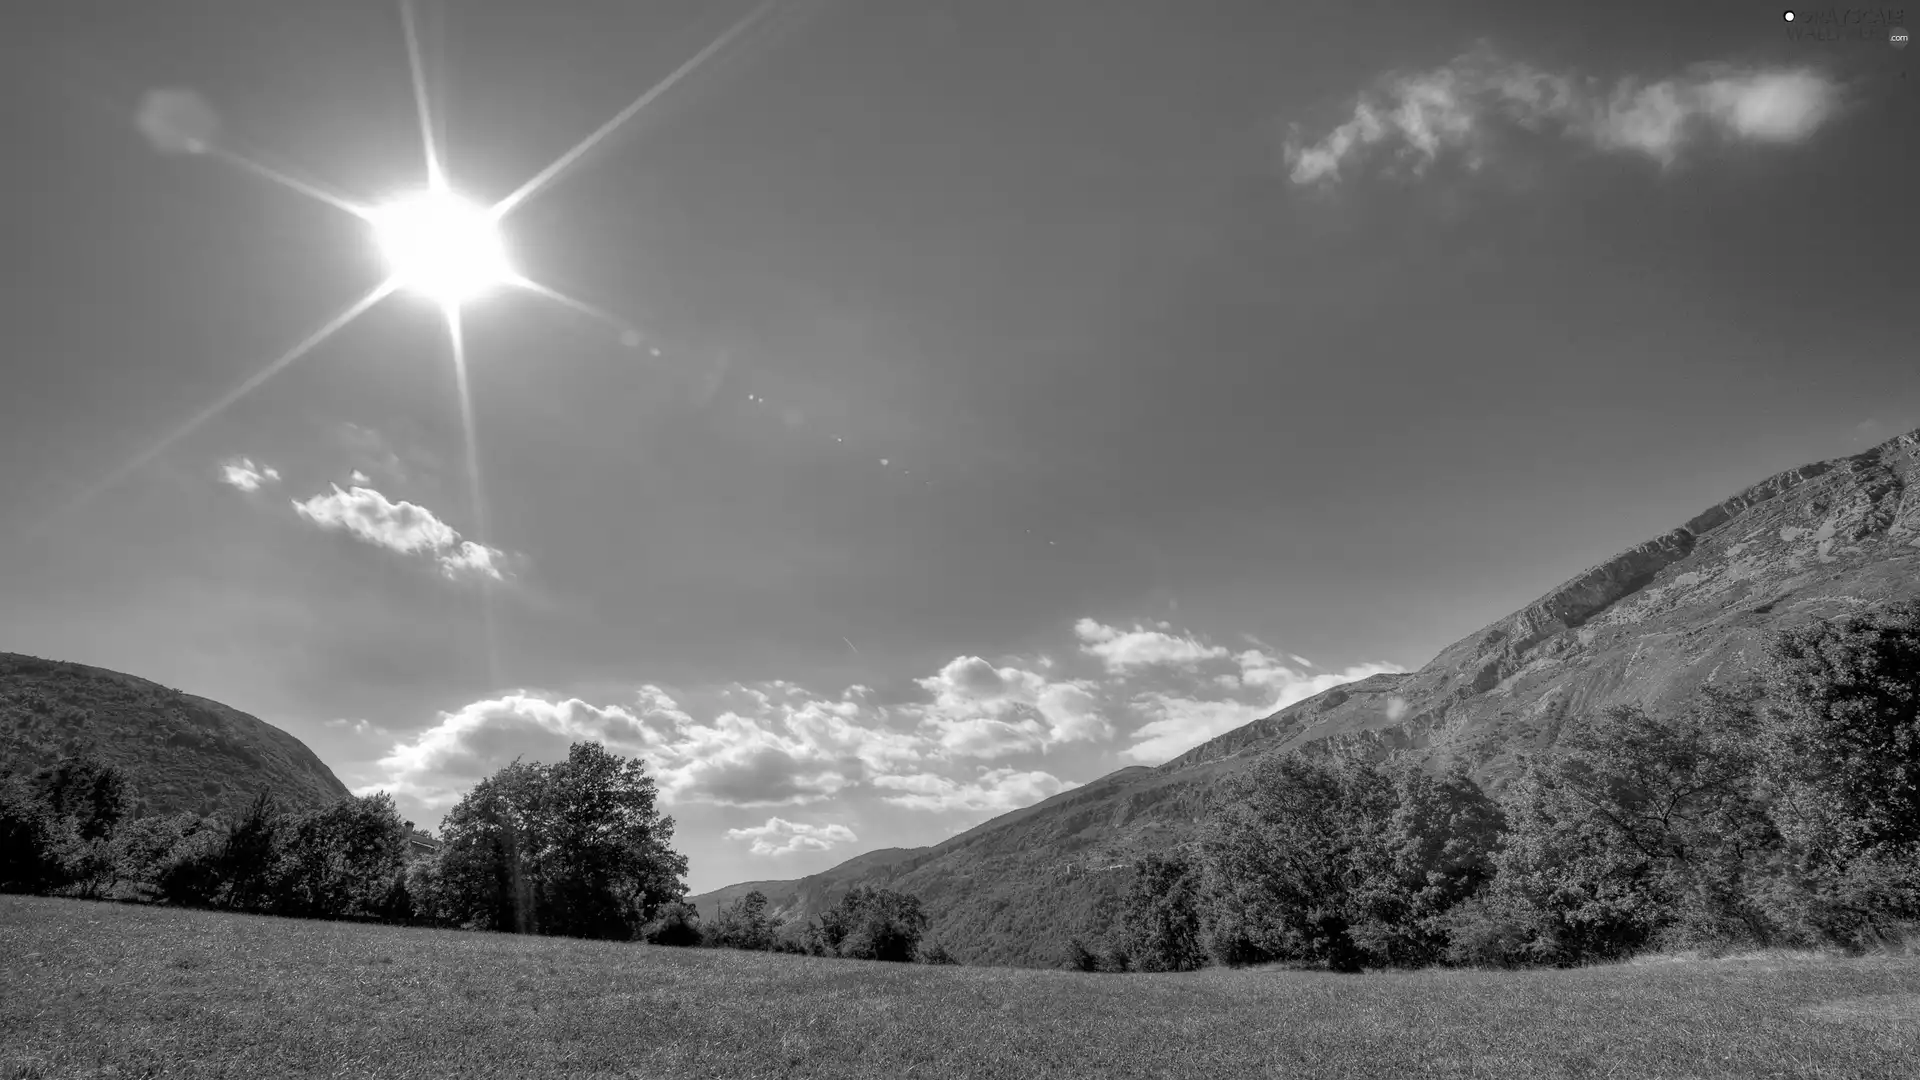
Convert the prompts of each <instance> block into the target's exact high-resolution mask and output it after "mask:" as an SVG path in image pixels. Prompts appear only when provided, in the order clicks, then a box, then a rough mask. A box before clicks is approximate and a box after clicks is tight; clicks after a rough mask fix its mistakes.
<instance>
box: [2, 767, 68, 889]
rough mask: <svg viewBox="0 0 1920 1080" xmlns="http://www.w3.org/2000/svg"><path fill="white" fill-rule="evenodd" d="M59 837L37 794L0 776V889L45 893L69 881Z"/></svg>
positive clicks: (21, 784)
mask: <svg viewBox="0 0 1920 1080" xmlns="http://www.w3.org/2000/svg"><path fill="white" fill-rule="evenodd" d="M58 842H59V836H58V833H57V831H56V830H55V828H54V827H53V822H52V820H51V815H50V814H49V813H48V811H47V807H46V805H45V803H43V802H42V801H41V800H40V799H39V798H38V797H37V794H36V793H35V792H34V791H33V790H32V789H30V788H28V787H27V786H26V785H25V784H23V783H20V782H19V781H17V780H14V779H13V778H10V777H9V778H6V779H0V892H28V893H33V892H46V891H48V890H50V889H54V888H58V887H60V886H62V885H65V884H66V883H67V881H68V880H69V879H68V877H67V871H66V866H65V864H64V863H63V862H62V861H61V859H60V853H59V850H58Z"/></svg>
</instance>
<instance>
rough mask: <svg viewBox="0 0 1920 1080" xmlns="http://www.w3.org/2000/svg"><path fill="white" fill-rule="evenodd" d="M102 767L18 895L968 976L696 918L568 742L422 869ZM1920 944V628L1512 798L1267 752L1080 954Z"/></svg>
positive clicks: (1918, 609) (1843, 632)
mask: <svg viewBox="0 0 1920 1080" xmlns="http://www.w3.org/2000/svg"><path fill="white" fill-rule="evenodd" d="M130 795H131V793H130V788H129V784H128V782H127V779H126V777H125V776H124V775H123V774H121V773H120V772H119V771H118V770H116V769H113V768H110V767H107V766H105V765H102V764H100V763H99V762H97V761H93V760H91V759H88V758H85V757H70V758H67V759H64V760H62V761H61V762H59V763H58V764H56V765H54V766H52V767H49V768H46V769H42V770H40V771H39V772H38V773H35V774H33V775H30V776H8V777H6V778H4V780H0V891H13V892H39V893H48V894H56V895H68V896H81V897H107V896H113V897H117V898H123V899H133V900H144V901H149V902H160V903H171V904H178V905H184V906H192V907H204V908H216V909H224V910H233V911H248V912H258V913H265V914H277V915H287V916H297V917H309V918H359V919H378V920H384V921H390V922H399V923H405V924H409V925H416V926H438V927H455V928H463V929H470V930H490V931H497V932H510V933H532V934H558V935H569V936H578V937H589V938H601V939H611V940H639V941H645V942H650V943H653V944H659V945H680V946H692V945H706V946H713V947H725V948H739V949H754V950H769V951H783V952H791V953H802V954H807V955H813V956H834V957H845V958H857V959H872V960H889V961H918V962H923V963H951V962H953V957H952V954H951V953H950V952H949V950H948V949H947V948H946V947H945V946H944V945H943V944H941V943H939V942H936V941H934V940H933V939H932V938H931V937H930V936H929V934H928V930H929V922H930V920H929V918H928V915H927V913H926V912H925V910H924V909H923V907H922V905H921V902H920V900H919V899H918V898H916V897H914V896H912V895H910V894H906V893H901V892H894V891H892V890H888V889H880V888H873V887H870V886H859V887H856V888H854V889H853V890H851V891H850V892H848V893H847V894H845V895H844V896H842V897H841V898H840V899H839V900H838V901H837V902H836V903H835V904H834V905H833V907H831V908H830V909H829V910H827V911H826V912H824V913H821V914H819V915H817V916H814V917H812V918H791V919H788V920H786V921H784V922H783V921H780V920H778V919H777V918H776V917H775V914H774V913H773V912H772V911H770V910H769V901H768V899H767V897H766V896H765V895H763V894H761V893H758V892H752V893H749V894H747V895H746V896H744V897H742V898H740V899H739V900H738V901H737V902H735V903H734V904H732V905H729V906H727V907H724V908H723V909H721V910H720V911H719V912H718V913H717V914H716V916H715V917H714V918H713V919H712V920H711V921H710V922H709V923H708V924H706V925H702V921H701V918H700V916H699V913H698V912H697V911H696V910H695V909H694V908H693V906H692V905H690V904H688V903H687V902H686V891H687V890H686V883H685V876H686V871H687V860H686V857H685V856H684V855H681V854H680V853H678V852H677V851H675V850H674V849H673V847H672V840H673V829H674V822H673V819H672V818H671V817H668V816H666V815H664V814H662V813H661V812H660V811H659V809H658V807H657V805H656V789H655V785H654V781H653V779H652V778H651V777H649V776H648V775H647V772H646V769H645V766H644V765H643V763H642V762H640V761H638V760H633V759H626V758H622V757H619V756H617V755H614V754H611V753H609V752H608V751H607V750H606V749H605V748H604V747H602V746H601V745H600V744H598V743H591V742H589V743H578V744H575V745H574V746H572V747H571V748H570V749H569V752H568V755H567V758H566V760H564V761H560V762H556V763H553V764H547V765H541V764H527V763H523V762H519V761H516V762H514V763H512V764H510V765H508V766H506V767H504V768H502V769H501V770H499V771H498V772H496V773H495V774H493V775H492V776H490V777H488V778H486V779H485V780H482V781H481V782H480V783H479V784H477V785H476V786H475V787H474V788H473V790H472V791H470V792H468V793H467V795H466V796H465V797H464V798H462V799H461V800H460V801H459V803H458V804H456V805H455V806H454V808H453V809H452V810H451V811H450V812H449V813H448V814H447V816H446V818H445V820H444V822H443V825H442V835H441V838H440V846H439V848H438V850H436V851H433V852H431V853H419V852H410V850H409V846H410V845H409V843H408V836H409V833H410V832H411V831H412V826H411V823H409V822H406V821H403V820H401V818H400V815H399V813H398V811H397V809H396V808H395V806H394V803H393V800H392V799H391V797H389V796H388V795H385V794H375V795H368V796H351V797H348V798H345V799H342V800H340V801H339V802H336V803H334V804H333V805H331V806H327V807H324V808H321V809H318V810H311V811H305V812H298V813H282V812H280V811H279V810H278V809H276V807H275V805H274V802H273V799H272V798H271V796H270V795H269V794H267V793H264V792H263V793H261V794H260V795H259V796H258V797H257V798H256V799H255V800H254V801H253V803H252V804H251V805H250V806H249V807H248V808H247V809H246V811H245V812H243V813H241V814H240V815H239V816H238V817H237V818H236V819H235V820H232V821H226V820H223V819H221V818H218V817H201V816H198V815H195V814H191V813H184V814H178V815H174V816H171V817H167V816H141V815H138V814H136V813H135V812H134V811H133V809H132V808H133V806H134V805H135V803H134V802H133V801H132V799H131V797H130ZM1916 927H1920V604H1915V603H1902V604H1897V605H1892V606H1889V607H1887V608H1885V609H1882V610H1880V611H1879V612H1877V613H1874V614H1870V615H1866V616H1861V617H1855V618H1852V619H1846V620H1841V621H1837V622H1819V623H1816V624H1814V625H1811V626H1807V627H1803V628H1798V629H1792V630H1787V631H1782V632H1781V633H1779V634H1777V635H1776V636H1775V637H1774V638H1773V639H1772V640H1770V642H1769V643H1768V646H1767V648H1766V649H1765V653H1764V655H1763V656H1762V657H1761V658H1760V661H1759V663H1758V664H1756V666H1755V668H1754V670H1753V671H1752V672H1751V673H1749V674H1748V675H1747V676H1746V677H1744V678H1743V679H1742V680H1741V681H1739V682H1738V683H1736V684H1734V685H1730V686H1725V687H1719V688H1715V687H1711V686H1710V687H1708V688H1706V689H1705V690H1703V691H1702V692H1701V694H1700V695H1699V697H1698V698H1697V699H1696V700H1694V701H1693V702H1692V703H1691V704H1690V705H1689V706H1688V707H1686V708H1684V709H1682V710H1680V711H1678V712H1677V713H1676V714H1675V715H1671V716H1656V715H1654V714H1652V713H1649V712H1648V711H1646V710H1645V709H1642V708H1639V707H1635V706H1625V707H1620V708H1615V709H1611V710H1607V711H1605V712H1603V713H1601V714H1599V715H1596V716H1588V717H1575V718H1570V719H1569V720H1568V721H1567V725H1566V727H1565V729H1564V730H1563V732H1562V737H1561V740H1560V747H1559V752H1558V753H1556V754H1555V755H1553V756H1552V757H1550V758H1546V759H1542V760H1534V761H1529V762H1527V763H1526V764H1525V767H1524V769H1523V771H1522V773H1521V774H1520V775H1519V776H1518V777H1517V778H1516V780H1515V781H1514V782H1513V783H1512V784H1511V785H1510V786H1509V787H1508V788H1507V789H1506V790H1505V791H1504V792H1503V793H1502V794H1501V796H1500V797H1499V798H1497V799H1496V798H1494V797H1492V796H1490V795H1488V794H1487V793H1486V792H1485V791H1483V790H1482V789H1481V788H1480V787H1479V785H1478V784H1476V783H1475V782H1474V781H1473V779H1472V778H1471V777H1470V775H1469V774H1468V771H1467V769H1466V767H1465V766H1464V765H1462V764H1456V765H1455V766H1454V767H1452V768H1450V769H1448V770H1445V771H1442V772H1440V773H1437V774H1436V773H1433V772H1430V771H1427V770H1424V769H1422V768H1420V767H1419V766H1418V764H1417V762H1416V761H1415V760H1414V759H1413V758H1412V757H1410V756H1408V755H1406V754H1400V755H1393V756H1389V757H1387V758H1386V759H1385V760H1377V761H1376V760H1369V759H1367V758H1365V757H1363V756H1360V755H1359V754H1357V753H1353V752H1347V753H1340V752H1314V753H1306V754H1302V753H1290V754H1285V755H1269V756H1267V757H1266V758H1264V759H1262V760H1260V761H1259V762H1257V763H1256V764H1255V765H1254V766H1253V767H1252V768H1250V769H1249V770H1248V771H1247V772H1245V773H1243V774H1241V775H1239V776H1237V777H1234V778H1232V779H1230V780H1228V781H1225V782H1224V783H1223V784H1222V786H1221V788H1220V789H1219V790H1217V791H1216V792H1214V793H1213V798H1211V799H1210V801H1209V804H1208V808H1207V810H1206V813H1205V817H1204V820H1203V825H1202V828H1201V830H1200V833H1199V836H1198V839H1197V840H1195V841H1194V842H1192V843H1189V844H1186V845H1184V846H1182V847H1179V848H1176V849H1174V850H1171V851H1168V852H1164V853H1160V854H1154V855H1149V856H1147V857H1145V858H1142V859H1139V860H1137V861H1136V862H1135V863H1134V864H1133V868H1132V870H1131V878H1130V882H1129V885H1128V888H1127V890H1126V892H1125V895H1124V897H1122V898H1121V899H1120V901H1119V902H1118V903H1117V905H1115V906H1114V907H1113V908H1112V909H1111V910H1108V911H1106V912H1104V913H1101V914H1098V915H1097V916H1096V918H1095V920H1094V923H1093V924H1091V925H1090V926H1089V927H1088V929H1087V932H1086V933H1085V934H1083V935H1080V936H1078V937H1075V938H1073V939H1071V940H1070V941H1068V942H1067V943H1066V950H1065V958H1064V959H1065V962H1066V963H1067V964H1068V965H1069V966H1071V967H1076V968H1080V969H1083V970H1106V971H1180V970H1191V969H1194V968H1198V967H1202V966H1206V965H1209V964H1223V965H1245V964H1258V963H1270V962H1294V963H1310V964H1317V965H1323V966H1325V967H1328V968H1331V969H1334V970H1340V971H1355V970H1361V969H1364V968H1375V967H1416V966H1423V965H1432V964H1453V965H1498V966H1517V965H1531V964H1548V965H1572V964H1581V963H1589V962H1594V961H1600V960H1608V959H1617V958H1620V957H1624V956H1627V955H1630V954H1632V953H1633V952H1636V951H1640V950H1643V949H1648V948H1701V949H1708V950H1718V949H1725V948H1731V947H1741V946H1769V945H1785V946H1796V947H1803V946H1810V945H1840V946H1843V947H1847V948H1852V949H1859V948H1864V947H1867V946H1870V945H1872V944H1874V943H1877V942H1884V941H1889V940H1893V939H1897V938H1899V937H1901V936H1902V935H1904V934H1907V933H1910V932H1911V931H1912V930H1914V929H1915V928H1916Z"/></svg>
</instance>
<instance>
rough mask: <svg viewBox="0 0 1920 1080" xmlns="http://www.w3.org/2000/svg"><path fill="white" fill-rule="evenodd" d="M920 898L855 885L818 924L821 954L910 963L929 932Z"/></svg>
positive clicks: (889, 890)
mask: <svg viewBox="0 0 1920 1080" xmlns="http://www.w3.org/2000/svg"><path fill="white" fill-rule="evenodd" d="M926 929H927V916H926V913H925V912H924V911H923V910H922V909H921V907H920V898H919V897H917V896H912V895H909V894H907V893H901V892H894V891H893V890H891V889H876V888H874V887H872V886H870V885H856V886H854V888H853V889H852V890H850V891H849V892H848V893H847V895H846V896H844V897H842V898H841V900H840V902H839V903H838V904H836V905H835V906H834V907H833V908H832V909H830V910H828V911H827V912H826V914H824V915H822V916H820V918H819V919H818V920H817V922H816V924H815V933H816V936H817V941H818V943H819V947H820V949H821V951H823V952H826V953H830V954H832V955H834V956H841V957H845V958H847V959H850V960H887V961H892V962H895V963H909V962H911V961H912V960H913V955H914V951H915V950H916V949H917V948H918V946H919V944H920V937H921V935H922V934H924V933H925V932H926Z"/></svg>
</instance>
